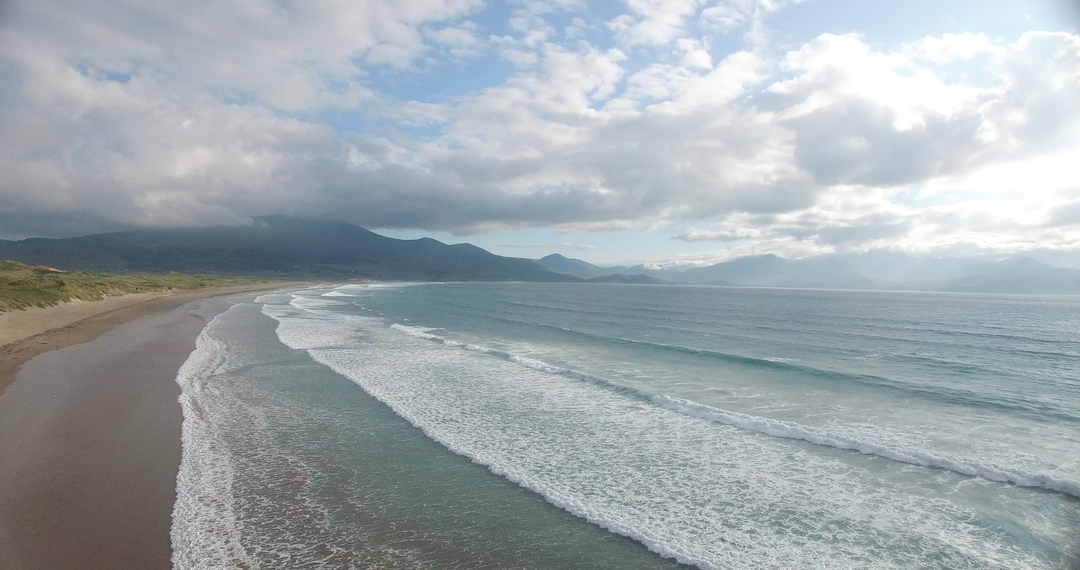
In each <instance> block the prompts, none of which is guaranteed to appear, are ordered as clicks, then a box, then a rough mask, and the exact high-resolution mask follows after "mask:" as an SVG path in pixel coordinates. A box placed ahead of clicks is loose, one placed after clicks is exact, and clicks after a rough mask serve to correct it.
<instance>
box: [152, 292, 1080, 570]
mask: <svg viewBox="0 0 1080 570" xmlns="http://www.w3.org/2000/svg"><path fill="white" fill-rule="evenodd" d="M1077 301H1078V300H1077V299H1075V298H1069V297H1019V296H986V295H948V294H911V293H859V292H829V291H792V290H768V289H727V288H690V287H649V286H617V285H611V286H608V285H565V284H426V285H400V286H387V285H376V286H370V285H343V286H324V287H316V288H312V289H309V290H305V291H300V292H297V293H293V294H274V295H264V296H262V297H260V298H259V299H258V300H257V302H256V303H253V304H244V305H237V306H235V307H234V308H233V309H232V310H230V311H228V312H226V313H224V314H222V315H221V316H219V317H218V318H217V319H215V321H214V322H213V323H212V324H211V325H210V326H209V327H207V329H206V330H205V331H204V333H203V335H202V337H201V338H200V340H199V348H198V349H197V350H196V351H195V353H193V354H192V356H191V358H190V359H189V361H188V364H187V365H185V369H184V370H182V371H181V374H180V377H179V378H178V381H179V382H180V383H181V385H182V387H183V389H184V396H183V398H182V400H183V404H184V410H185V428H184V442H185V452H184V461H183V465H182V466H181V477H180V482H179V486H178V491H179V499H178V502H177V507H176V512H175V514H174V530H173V542H174V550H175V552H176V554H175V557H174V562H175V563H176V565H177V567H180V568H213V567H237V566H245V565H246V566H250V567H296V568H304V567H309V568H320V567H335V568H336V567H350V566H353V567H362V566H370V565H378V566H383V567H389V568H396V567H402V568H454V567H460V568H484V567H487V568H550V567H582V568H629V567H634V568H638V567H640V568H648V567H665V566H671V567H675V566H678V565H679V564H678V563H684V564H690V565H695V566H698V567H702V568H867V567H923V568H1064V567H1068V565H1069V564H1070V556H1072V554H1073V551H1072V550H1071V549H1072V548H1073V547H1074V545H1073V542H1074V538H1075V529H1077V528H1080V499H1078V498H1077V496H1078V495H1080V453H1078V452H1080V372H1078V367H1077V364H1078V360H1080V335H1078V334H1077V333H1078V332H1080V306H1078V303H1077ZM470 460H471V461H470ZM676 561H678V563H677V562H676Z"/></svg>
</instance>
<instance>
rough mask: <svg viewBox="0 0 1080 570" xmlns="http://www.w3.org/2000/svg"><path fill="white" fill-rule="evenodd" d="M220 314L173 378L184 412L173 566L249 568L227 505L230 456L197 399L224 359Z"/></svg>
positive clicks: (185, 569)
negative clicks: (219, 336) (218, 331)
mask: <svg viewBox="0 0 1080 570" xmlns="http://www.w3.org/2000/svg"><path fill="white" fill-rule="evenodd" d="M230 310H231V309H230ZM222 314H225V313H222ZM220 318H221V315H219V316H218V317H215V318H214V320H213V321H211V322H210V324H209V325H207V326H206V328H204V329H203V331H202V333H200V334H199V337H198V339H197V340H196V341H195V350H194V351H193V352H192V353H191V355H190V356H188V359H187V361H185V362H184V364H183V366H181V367H180V371H179V372H178V373H177V376H176V382H177V384H179V385H180V390H181V394H180V406H181V409H182V410H183V414H184V421H183V427H182V429H181V445H182V455H181V457H182V458H181V462H180V470H179V473H178V474H177V477H176V503H175V504H174V506H173V519H172V520H173V522H172V531H171V540H172V549H173V554H172V563H173V567H174V568H177V569H178V570H194V569H198V570H213V569H227V568H228V569H232V568H241V567H248V568H250V567H253V565H252V561H251V560H250V559H249V558H248V556H247V554H246V553H245V552H244V548H243V545H242V544H241V542H240V533H239V531H238V530H237V516H236V513H235V512H234V511H233V508H232V501H231V497H232V484H233V465H232V460H231V457H230V454H229V453H228V452H227V451H226V450H225V449H223V442H222V441H221V440H220V438H219V434H218V432H217V431H216V426H214V419H213V417H212V412H211V411H210V410H209V409H208V408H207V407H206V406H205V405H204V401H203V399H204V397H205V394H206V383H207V381H208V379H209V378H210V377H211V376H212V375H213V374H214V373H215V371H217V370H218V368H219V367H220V366H221V365H222V363H223V361H224V356H223V347H222V345H221V343H220V342H219V341H217V340H216V339H215V338H214V336H213V329H214V325H215V323H216V322H217V321H218V319H220Z"/></svg>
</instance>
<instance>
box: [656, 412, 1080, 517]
mask: <svg viewBox="0 0 1080 570" xmlns="http://www.w3.org/2000/svg"><path fill="white" fill-rule="evenodd" d="M652 401H653V403H655V404H656V405H657V406H660V407H662V408H666V409H669V410H671V411H674V412H678V413H680V414H684V415H687V416H692V417H696V418H701V419H705V420H709V421H713V422H718V423H722V424H726V425H730V426H734V427H737V428H741V429H745V430H750V431H756V432H758V433H763V434H765V435H770V436H773V437H781V438H786V439H797V440H802V441H807V442H810V443H815V444H817V445H825V446H828V447H835V448H837V449H848V450H852V451H858V452H859V453H862V454H865V455H876V456H878V457H884V458H886V459H892V460H894V461H900V462H902V463H910V464H911V465H919V466H921V467H934V468H938V469H947V470H949V471H953V472H956V473H959V474H961V475H969V476H972V477H981V478H983V479H986V480H989V481H995V482H998V483H1012V484H1014V485H1018V486H1020V487H1038V488H1042V489H1046V490H1049V491H1057V492H1060V493H1065V494H1068V495H1072V496H1074V497H1080V482H1077V481H1071V480H1068V479H1062V478H1059V477H1054V476H1053V475H1050V474H1047V473H1031V472H1028V471H1022V470H1019V469H1008V468H1003V467H997V466H994V465H986V464H983V463H980V462H978V461H971V460H966V459H960V458H951V457H947V456H944V455H941V454H937V453H933V452H929V451H924V450H909V449H897V448H892V447H889V446H885V445H881V444H878V443H875V442H871V441H862V440H859V439H855V438H851V437H846V436H843V435H839V434H833V433H829V432H825V431H820V430H817V429H814V428H811V427H806V426H802V425H799V424H797V423H794V422H785V421H780V420H773V419H769V418H762V417H758V416H752V415H749V414H742V413H739V412H732V411H728V410H722V409H719V408H714V407H711V406H706V405H704V404H698V403H696V402H691V401H689V400H684V399H681V398H672V397H670V396H664V395H656V396H653V397H652Z"/></svg>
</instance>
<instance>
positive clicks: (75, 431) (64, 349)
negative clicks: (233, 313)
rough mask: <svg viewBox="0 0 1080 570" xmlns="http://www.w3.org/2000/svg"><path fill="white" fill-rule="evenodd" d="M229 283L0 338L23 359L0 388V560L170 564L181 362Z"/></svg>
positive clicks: (22, 564)
mask: <svg viewBox="0 0 1080 570" xmlns="http://www.w3.org/2000/svg"><path fill="white" fill-rule="evenodd" d="M282 286H283V285H281V284H278V285H275V286H273V287H272V288H275V289H276V288H281V287H282ZM267 288H271V287H270V286H266V287H260V288H259V289H267ZM223 293H226V291H223V290H216V291H210V290H206V291H197V292H190V293H180V294H174V295H170V296H165V297H155V298H152V299H149V300H143V301H142V302H139V303H137V304H128V305H126V306H123V307H120V308H114V309H110V310H109V311H108V312H105V313H99V314H97V315H95V316H92V317H90V318H89V319H84V320H82V321H80V322H78V323H74V324H69V325H67V326H65V327H62V328H60V329H54V330H52V331H49V332H46V333H43V334H39V335H37V336H32V337H29V338H24V339H23V340H21V341H18V342H16V343H15V344H11V345H8V346H6V347H3V351H4V352H3V357H4V359H5V360H4V363H5V366H10V363H11V362H19V363H20V364H21V363H23V362H25V365H24V366H23V367H22V368H21V369H20V370H18V373H17V374H15V375H14V376H15V377H14V381H13V382H11V383H10V385H9V386H7V388H4V389H3V392H2V393H0V568H3V569H5V570H20V569H38V568H48V569H58V570H61V569H66V568H72V569H75V568H78V569H96V568H101V569H106V568H108V569H126V568H133V569H144V568H145V569H153V568H170V567H171V563H170V556H171V547H170V543H169V528H170V525H171V520H172V519H171V514H172V506H173V502H174V501H175V498H176V473H177V470H178V467H179V464H180V425H181V421H182V415H181V411H180V405H179V404H178V402H177V398H178V396H179V395H180V389H179V386H178V385H177V384H176V383H175V378H176V372H177V370H178V369H179V367H180V365H181V364H182V363H183V362H184V360H185V359H186V358H187V356H188V354H190V353H191V351H192V350H194V348H195V337H196V336H198V333H199V331H201V330H202V328H203V327H204V326H205V325H206V323H207V322H208V321H209V319H210V318H212V317H213V316H214V315H216V314H217V313H219V312H221V311H223V310H225V309H227V308H228V307H229V306H230V302H229V301H228V300H227V299H226V298H221V297H215V296H220V295H222V294H223ZM236 295H242V294H234V295H232V296H230V297H229V298H234V297H236ZM253 296H254V294H253V293H249V294H247V295H246V297H247V298H251V297H253ZM208 297H214V298H208ZM237 298H243V297H237ZM140 317H141V318H140ZM125 321H130V322H125ZM121 323H122V324H121ZM54 349H55V350H54ZM46 351H47V352H46ZM35 356H36V357H35ZM31 357H34V358H32V359H31ZM10 358H14V360H10ZM27 360H29V362H27ZM13 370H14V369H13V368H12V369H11V371H13ZM3 372H4V371H0V387H2V386H4V385H5V384H7V383H8V382H9V381H10V380H11V379H10V378H5V377H4V375H3V374H2V373H3ZM7 375H9V376H10V371H9V372H7Z"/></svg>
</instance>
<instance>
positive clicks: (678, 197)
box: [0, 0, 1080, 262]
mask: <svg viewBox="0 0 1080 570" xmlns="http://www.w3.org/2000/svg"><path fill="white" fill-rule="evenodd" d="M783 5H785V3H783V2H765V1H756V2H750V1H745V2H743V1H739V2H724V3H720V4H714V5H709V6H705V5H703V4H701V3H698V2H693V1H688V2H679V3H659V2H645V1H640V2H638V1H635V2H632V3H631V4H630V7H631V14H628V15H626V16H625V17H620V18H616V19H615V20H613V21H612V22H610V28H605V27H604V26H603V25H599V26H597V25H595V23H590V22H586V21H585V20H584V19H581V18H580V16H579V15H577V14H583V13H584V11H581V12H571V13H570V14H563V16H567V18H568V19H569V21H571V22H572V24H571V26H569V27H568V28H567V29H566V34H565V37H566V39H567V40H569V41H566V42H564V43H561V44H560V43H558V42H557V41H556V40H558V39H560V38H559V37H558V34H557V33H556V32H555V31H554V30H553V28H552V27H551V25H550V24H549V23H548V19H550V15H551V14H552V13H554V12H553V11H555V10H583V8H582V7H581V6H577V5H562V4H548V3H528V4H522V5H520V9H519V10H517V11H516V12H515V13H514V15H513V16H512V17H513V20H512V21H511V22H510V25H511V27H512V28H513V34H512V35H509V36H504V37H491V36H487V37H486V38H485V36H483V33H482V31H481V30H482V29H485V28H482V27H481V26H479V25H478V24H475V23H473V20H465V18H474V16H475V14H474V12H475V11H476V10H477V4H476V3H474V2H466V1H446V2H437V1H434V0H431V1H426V2H419V3H394V2H374V1H373V2H365V3H361V4H353V3H348V4H345V3H341V4H339V3H336V2H329V1H327V2H312V3H306V4H303V5H297V6H295V7H291V8H290V9H291V10H292V11H286V12H283V11H282V10H281V8H280V7H279V6H278V5H276V4H271V3H267V2H261V1H254V0H253V1H251V2H245V3H237V4H234V3H207V4H205V5H203V4H199V5H197V6H194V7H192V6H185V7H183V8H173V7H171V6H156V5H154V6H149V5H147V6H142V7H139V8H138V9H131V8H130V6H128V5H126V4H121V3H111V2H102V3H100V5H99V6H98V7H97V8H95V9H91V8H89V7H86V6H83V5H80V4H78V3H70V4H69V3H64V2H62V1H61V0H43V1H41V2H38V3H25V4H20V5H18V9H17V10H16V11H15V14H16V16H17V17H16V18H15V19H14V20H12V22H13V23H11V24H7V28H6V29H5V30H4V37H5V42H6V43H5V51H4V52H3V54H2V55H0V81H3V85H4V89H2V90H0V129H2V130H3V132H5V133H6V134H8V136H5V137H2V138H0V171H2V172H4V180H3V181H0V225H6V226H8V227H15V226H14V225H12V224H16V223H21V222H19V220H32V219H39V218H40V217H42V216H46V217H48V216H52V217H56V218H62V217H65V216H67V217H69V218H70V219H71V220H84V222H85V224H88V225H87V227H90V226H93V227H98V226H101V227H109V225H110V224H112V226H113V227H116V226H125V225H132V224H136V225H138V224H143V225H176V224H189V223H193V222H194V223H237V222H239V221H242V220H244V219H245V218H247V217H249V216H252V215H261V214H271V213H291V214H300V215H308V216H319V217H336V218H340V217H344V218H347V219H349V220H351V221H355V222H358V223H362V224H369V225H373V226H378V227H402V228H424V229H432V230H433V229H443V230H450V231H485V230H486V231H493V230H501V229H506V228H522V227H528V226H553V227H556V228H562V229H573V230H590V229H603V228H609V229H610V228H654V227H658V226H665V227H666V225H669V224H671V225H679V226H680V227H682V228H684V229H682V230H680V231H678V232H673V233H676V234H677V236H676V237H678V238H679V239H681V240H685V241H688V242H701V241H705V242H708V241H717V243H722V244H723V245H727V246H730V249H725V250H724V251H723V252H722V253H715V252H714V253H711V254H708V255H713V258H715V256H716V255H731V254H732V252H754V251H757V252H763V251H764V250H766V249H768V250H770V251H774V252H776V253H781V252H788V253H792V254H794V253H798V252H803V254H805V253H807V252H820V251H833V250H842V249H845V248H849V249H850V248H856V249H857V248H873V247H886V246H887V247H900V248H906V249H920V248H921V249H928V248H929V249H933V248H940V249H950V250H953V251H961V250H964V251H976V250H978V251H983V250H995V251H997V250H1000V251H1005V250H1008V249H1009V248H1013V249H1015V250H1032V249H1036V248H1064V247H1074V246H1075V244H1077V243H1078V242H1080V227H1077V224H1076V223H1075V222H1073V221H1071V220H1073V219H1074V218H1075V211H1076V209H1077V206H1076V204H1077V203H1078V202H1080V195H1071V194H1066V192H1067V191H1069V189H1075V188H1080V167H1077V166H1075V165H1076V164H1077V161H1076V160H1075V156H1077V154H1078V153H1080V36H1076V35H1071V34H1064V33H1029V34H1026V35H1024V36H1023V37H1021V38H1020V39H1019V40H1018V41H1015V42H1012V43H1008V42H1002V41H1000V40H995V39H990V38H988V37H987V36H984V35H979V34H957V35H943V36H941V37H927V38H923V39H921V40H918V41H914V42H908V43H905V44H902V45H892V46H888V45H879V44H875V43H872V42H871V41H869V40H868V39H866V38H863V37H860V36H857V35H843V36H837V35H822V36H820V37H817V38H815V39H813V40H811V41H809V42H806V43H805V44H803V45H797V46H794V48H793V49H791V50H790V51H789V52H787V53H783V54H775V53H773V52H771V51H770V50H768V49H764V48H762V47H761V46H759V45H757V44H754V43H753V42H749V45H748V46H747V47H746V48H745V49H742V50H734V51H730V52H728V53H714V49H713V48H712V46H711V45H710V43H709V42H708V41H706V40H705V39H701V38H692V37H687V35H688V32H687V29H688V27H690V26H691V25H692V24H693V25H697V24H701V23H705V24H708V25H713V26H718V27H721V28H724V29H734V28H735V27H738V26H742V25H752V24H754V22H755V20H754V18H759V17H763V16H762V15H763V14H767V13H769V12H771V11H775V10H777V9H779V7H782V6H783ZM199 10H203V11H204V12H203V13H200V12H199ZM699 10H701V15H700V18H698V20H695V19H694V18H695V14H696V13H697V12H698V11H699ZM195 14H199V16H198V17H196V16H195ZM206 14H211V15H213V16H214V17H213V18H211V19H209V20H206V21H204V19H205V18H207V17H208V16H206ZM570 15H574V16H573V17H575V18H578V19H580V20H581V21H578V20H575V19H570V18H569V16H570ZM474 19H475V20H477V21H478V18H474ZM551 21H555V20H551ZM695 22H696V24H694V23H695ZM588 26H594V29H593V30H592V31H597V30H599V31H603V30H605V29H607V30H609V31H610V33H611V34H612V36H613V38H612V39H613V40H615V41H617V42H622V44H623V45H625V46H630V47H626V48H620V49H615V48H605V49H601V48H599V47H596V46H594V45H591V44H589V43H587V42H586V41H584V40H583V38H584V37H585V36H584V30H585V28H586V27H588ZM571 28H572V29H573V30H575V31H573V32H572V31H571ZM481 38H485V39H481ZM638 46H660V47H659V48H657V49H654V50H642V49H641V48H640V47H638ZM454 49H463V50H471V51H469V52H468V53H466V52H459V53H458V55H457V56H456V57H476V56H478V55H484V56H486V57H490V58H491V59H492V60H495V59H497V58H503V59H506V60H508V61H511V62H512V63H513V64H514V65H515V66H517V69H516V71H514V72H513V73H511V74H510V75H508V76H507V77H505V78H502V79H500V80H499V81H496V82H494V83H491V84H488V85H485V86H483V87H482V88H479V89H476V90H474V91H471V92H466V93H463V94H458V95H455V96H453V97H449V98H446V99H445V100H442V101H440V102H430V101H398V100H396V99H394V98H393V97H390V96H388V95H387V94H386V93H385V92H381V91H380V87H379V83H378V82H377V81H375V80H373V79H372V77H374V76H375V75H377V74H378V73H382V72H386V70H387V67H389V68H393V69H403V68H409V66H414V67H423V66H420V65H418V62H420V61H421V60H423V59H425V58H431V57H444V58H445V57H447V56H448V55H450V56H453V52H452V51H450V50H454ZM642 52H649V53H642ZM470 54H471V55H470ZM425 65H426V64H425ZM380 66H387V67H380ZM425 69H426V68H425ZM957 69H959V70H960V72H957ZM391 71H392V70H391ZM393 73H400V74H409V73H415V74H414V75H404V77H407V78H408V79H409V80H417V78H422V77H423V73H424V71H415V70H414V71H408V70H406V71H393ZM333 112H345V113H350V119H352V120H355V122H356V123H357V124H361V125H367V124H370V125H372V126H370V127H367V126H365V127H356V128H350V129H348V132H346V130H345V129H339V130H335V129H334V128H332V127H331V126H329V125H327V124H323V122H322V121H321V119H320V116H321V115H320V114H321V113H333ZM86 220H89V221H86ZM84 222H79V223H84ZM72 224H74V225H77V224H76V223H75V222H72ZM94 224H97V225H94ZM687 227H689V228H690V229H689V230H686V229H685V228H687ZM8 231H11V232H14V231H15V230H8ZM20 231H22V230H20ZM1070 244H1072V245H1070ZM770 248H771V249H770ZM695 255H699V256H705V255H706V254H695ZM696 259H697V260H698V261H700V260H703V259H705V257H700V258H696ZM678 261H679V262H693V261H694V260H692V259H689V258H687V259H682V258H680V259H679V260H678Z"/></svg>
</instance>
